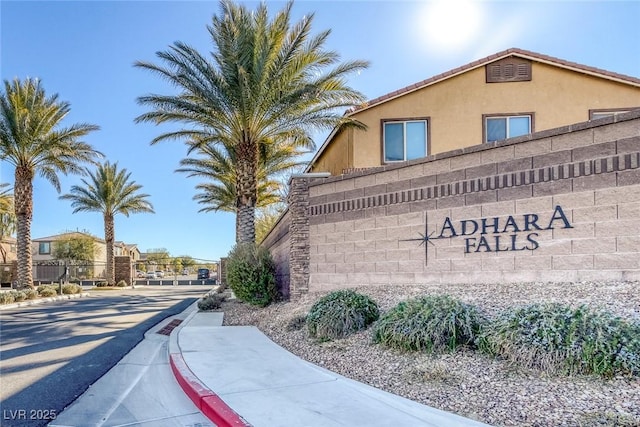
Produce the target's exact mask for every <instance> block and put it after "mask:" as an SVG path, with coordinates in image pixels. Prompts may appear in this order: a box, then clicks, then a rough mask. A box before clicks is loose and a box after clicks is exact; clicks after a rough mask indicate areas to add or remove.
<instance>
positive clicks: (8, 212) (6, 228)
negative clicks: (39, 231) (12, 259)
mask: <svg viewBox="0 0 640 427" xmlns="http://www.w3.org/2000/svg"><path fill="white" fill-rule="evenodd" d="M8 186H9V184H7V183H2V184H0V188H5V187H8ZM15 232H16V214H15V212H14V207H13V194H11V193H10V192H9V190H1V191H0V257H2V263H3V264H6V263H7V249H6V248H5V245H4V244H3V243H4V241H5V239H6V238H7V237H9V236H11V235H12V234H13V233H15Z"/></svg>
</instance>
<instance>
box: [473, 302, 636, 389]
mask: <svg viewBox="0 0 640 427" xmlns="http://www.w3.org/2000/svg"><path fill="white" fill-rule="evenodd" d="M478 345H479V348H480V349H481V350H482V351H484V352H486V353H489V354H492V355H498V356H500V357H503V358H505V359H506V360H508V361H511V362H513V363H517V364H518V365H522V366H526V367H529V368H535V369H540V370H544V371H547V372H550V373H563V374H597V375H602V376H611V375H614V374H617V373H626V374H634V375H638V374H640V323H638V322H630V321H626V320H623V319H621V318H619V317H616V316H613V315H611V314H609V313H606V312H602V311H597V310H593V309H589V308H588V307H586V306H580V307H577V308H571V307H568V306H564V305H561V304H557V303H548V304H532V305H529V306H526V307H520V308H515V309H514V308H512V309H509V310H506V311H504V312H503V313H501V314H500V315H498V316H497V317H496V318H495V319H494V320H493V321H491V322H490V323H488V324H487V325H486V327H485V328H484V329H483V332H482V334H481V336H480V338H479V340H478Z"/></svg>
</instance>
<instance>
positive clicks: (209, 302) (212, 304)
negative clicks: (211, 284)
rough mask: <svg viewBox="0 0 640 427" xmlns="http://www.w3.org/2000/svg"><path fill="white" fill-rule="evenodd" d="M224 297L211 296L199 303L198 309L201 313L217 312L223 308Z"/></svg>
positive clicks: (218, 295)
mask: <svg viewBox="0 0 640 427" xmlns="http://www.w3.org/2000/svg"><path fill="white" fill-rule="evenodd" d="M224 300H225V298H224V296H222V295H220V294H209V295H207V296H205V297H204V298H202V299H201V300H200V301H198V309H199V310H200V311H210V310H217V309H219V308H220V307H221V306H222V303H223V301H224Z"/></svg>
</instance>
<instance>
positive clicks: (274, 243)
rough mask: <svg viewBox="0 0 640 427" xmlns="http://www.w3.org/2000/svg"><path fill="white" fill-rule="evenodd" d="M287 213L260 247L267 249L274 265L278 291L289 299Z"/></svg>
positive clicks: (288, 222) (288, 220)
mask: <svg viewBox="0 0 640 427" xmlns="http://www.w3.org/2000/svg"><path fill="white" fill-rule="evenodd" d="M290 222H291V221H290V218H289V212H288V211H287V212H285V213H284V215H283V216H282V217H280V219H279V221H278V222H277V223H276V224H275V226H274V227H273V229H272V230H271V232H270V233H269V235H268V236H267V237H266V238H265V239H264V240H263V242H262V245H264V246H266V247H267V248H269V251H270V252H271V256H272V257H273V261H274V262H275V264H276V283H277V285H278V291H279V292H280V294H281V295H282V296H283V297H284V298H289V297H290V294H289V291H290V287H289V276H290V273H289V258H290V254H289V252H290V241H289V225H290Z"/></svg>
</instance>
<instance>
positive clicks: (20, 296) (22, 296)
mask: <svg viewBox="0 0 640 427" xmlns="http://www.w3.org/2000/svg"><path fill="white" fill-rule="evenodd" d="M11 294H13V300H14V301H15V302H22V301H24V300H26V299H27V294H26V293H24V291H11Z"/></svg>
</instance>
